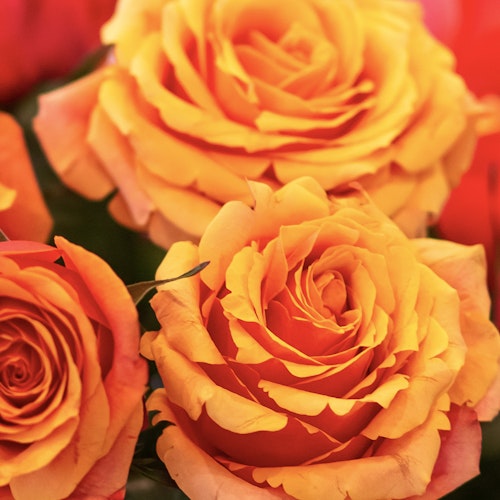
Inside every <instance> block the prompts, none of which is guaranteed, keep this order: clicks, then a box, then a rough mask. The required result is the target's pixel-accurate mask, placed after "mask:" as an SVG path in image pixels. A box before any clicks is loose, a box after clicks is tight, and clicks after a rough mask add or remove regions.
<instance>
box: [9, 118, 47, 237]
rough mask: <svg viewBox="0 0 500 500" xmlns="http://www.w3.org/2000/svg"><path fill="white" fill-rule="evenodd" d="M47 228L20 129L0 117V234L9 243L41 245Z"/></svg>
mask: <svg viewBox="0 0 500 500" xmlns="http://www.w3.org/2000/svg"><path fill="white" fill-rule="evenodd" d="M51 228H52V219H51V217H50V214H49V212H48V210H47V207H46V205H45V202H44V200H43V197H42V194H41V192H40V188H39V186H38V183H37V181H36V178H35V174H34V172H33V168H32V165H31V161H30V158H29V155H28V152H27V150H26V145H25V143H24V139H23V132H22V129H21V127H20V126H19V125H18V124H17V123H16V122H15V120H14V118H12V117H11V116H10V115H8V114H7V113H0V230H2V231H3V232H4V233H5V234H6V235H7V236H8V237H9V238H12V239H29V240H36V241H45V240H46V239H47V238H48V236H49V233H50V230H51Z"/></svg>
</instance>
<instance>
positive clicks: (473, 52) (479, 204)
mask: <svg viewBox="0 0 500 500" xmlns="http://www.w3.org/2000/svg"><path fill="white" fill-rule="evenodd" d="M423 3H424V5H425V8H426V14H427V18H428V23H429V25H431V26H432V28H433V29H434V31H435V33H436V34H437V35H438V36H440V38H442V39H443V41H444V42H446V43H447V44H448V45H449V46H450V47H451V48H452V49H453V51H454V53H455V54H456V57H457V70H458V72H459V73H460V74H461V75H463V77H464V78H465V81H466V82H467V84H468V85H469V86H470V87H471V89H472V90H473V91H474V92H475V93H477V94H478V95H479V96H488V97H489V99H492V98H491V94H496V100H497V102H498V101H499V99H498V96H500V77H499V74H498V71H496V68H497V67H498V65H499V64H500V55H499V52H498V49H497V45H498V39H499V37H500V4H499V3H498V2H496V1H495V0H477V1H475V2H469V1H465V0H448V1H447V4H448V9H447V10H448V11H449V14H448V16H443V15H442V13H441V12H436V11H435V9H436V5H437V4H436V3H435V2H434V4H432V3H431V2H430V1H429V0H428V1H424V2H423ZM438 9H439V7H438ZM498 116H500V111H499V112H498ZM499 141H500V134H498V133H497V134H495V135H492V136H489V137H486V138H482V139H481V140H480V141H479V143H478V147H477V150H476V153H475V157H474V162H473V163H472V166H471V169H470V171H468V172H467V173H466V174H465V175H464V177H463V178H462V180H461V183H460V185H459V186H458V187H457V189H456V190H455V191H453V192H452V194H451V197H450V199H449V201H448V203H447V204H446V206H445V208H444V211H443V214H442V216H441V218H440V220H439V224H438V228H439V231H440V233H441V234H442V235H443V237H445V238H447V239H451V240H453V241H458V242H460V243H466V244H471V243H482V244H483V245H484V246H485V248H486V254H487V256H488V263H489V266H488V269H489V271H490V272H489V279H490V288H491V290H492V292H495V288H496V287H499V286H500V284H498V283H500V282H498V283H497V284H496V285H495V268H497V270H496V272H497V273H498V263H495V255H497V254H498V252H499V249H500V247H499V246H498V245H500V242H499V241H498V240H499V238H500V193H499V191H498V187H497V188H496V189H495V185H494V178H495V177H498V175H499V173H498V172H499V169H500V148H499V147H498V143H499ZM495 171H496V173H495ZM495 248H496V249H495ZM496 279H497V280H498V279H499V278H498V277H497V278H496ZM498 293H500V291H496V294H497V295H498ZM499 300H500V299H499ZM497 309H498V310H497V312H496V314H495V317H496V319H497V321H500V301H499V303H498V306H497Z"/></svg>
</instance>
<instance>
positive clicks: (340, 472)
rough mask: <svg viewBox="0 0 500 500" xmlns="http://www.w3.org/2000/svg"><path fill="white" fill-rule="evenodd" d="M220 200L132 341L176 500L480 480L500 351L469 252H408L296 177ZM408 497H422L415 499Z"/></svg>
mask: <svg viewBox="0 0 500 500" xmlns="http://www.w3.org/2000/svg"><path fill="white" fill-rule="evenodd" d="M252 191H253V194H254V196H255V208H254V209H253V210H252V209H251V208H249V207H248V206H246V205H245V204H243V203H241V202H230V203H228V204H226V205H225V206H224V207H223V208H222V209H221V211H220V212H219V214H218V215H217V216H216V217H215V218H214V219H213V221H212V222H211V224H210V225H209V226H208V228H207V230H206V232H205V234H204V235H203V236H202V238H201V241H200V244H199V246H196V245H194V244H193V243H189V242H179V243H176V244H174V245H173V246H172V248H171V249H170V250H169V252H168V254H167V256H166V258H165V260H164V261H163V263H162V264H161V266H160V268H159V270H158V276H157V277H158V278H162V277H166V276H171V275H172V274H175V273H177V272H178V271H180V270H182V269H185V268H189V267H190V266H191V267H192V266H194V265H196V264H198V263H199V262H200V261H205V260H209V261H210V265H209V266H208V267H207V268H206V269H205V270H204V271H202V272H201V275H199V276H195V277H194V278H190V279H189V280H185V281H182V282H181V281H179V282H176V283H174V284H170V285H165V286H162V287H160V291H159V292H158V294H157V295H156V296H155V297H154V298H153V300H152V305H153V308H154V310H155V312H156V316H157V318H158V320H159V322H160V324H161V330H160V331H158V332H148V333H146V334H145V336H144V337H143V342H142V344H141V349H142V351H143V353H144V354H145V355H146V356H147V357H149V358H151V359H153V360H155V362H156V364H157V366H158V369H159V372H160V375H161V377H162V379H163V382H164V385H165V388H164V389H160V390H158V391H157V392H155V393H154V394H153V396H152V397H151V398H150V399H149V400H148V402H147V405H148V408H149V409H150V410H159V411H160V413H159V415H158V416H157V417H156V418H157V419H164V420H168V421H171V422H174V423H175V424H176V425H173V426H170V427H167V428H166V429H165V430H164V432H163V434H162V436H161V437H160V439H159V442H158V453H159V456H160V457H161V459H162V460H163V461H164V462H165V464H166V466H167V468H168V470H169V472H170V474H171V475H172V477H173V478H174V479H175V481H177V483H178V484H179V486H180V487H181V489H183V490H184V491H185V493H186V494H187V495H188V496H189V498H191V499H193V500H196V499H205V498H216V497H217V498H244V499H254V498H259V499H267V498H299V499H311V500H313V499H314V500H318V499H325V500H326V499H328V500H331V499H334V500H335V499H342V500H344V499H347V498H351V499H359V498H363V499H382V498H383V499H395V498H413V497H414V496H418V495H424V497H423V498H429V499H435V498H438V497H439V496H441V495H443V494H444V493H446V492H448V491H450V490H451V489H453V488H455V487H457V486H458V485H459V484H461V483H463V482H464V481H466V480H468V479H469V478H471V477H472V476H474V475H475V474H477V472H478V469H477V468H478V461H479V453H480V427H479V424H478V419H479V420H482V419H491V418H492V417H493V416H494V415H496V413H497V412H498V409H499V405H500V390H499V387H498V373H499V357H500V340H499V334H498V331H497V330H496V329H495V327H494V326H493V325H492V324H491V323H490V322H489V320H488V307H489V302H488V295H487V293H486V289H485V283H484V281H485V272H484V256H483V253H482V251H481V248H480V247H470V248H469V247H463V246H460V245H457V244H453V243H448V242H445V241H434V240H426V239H422V240H408V239H407V238H406V237H405V236H404V235H403V233H402V232H401V231H400V230H399V229H398V228H397V227H396V226H395V225H394V223H392V222H391V221H390V220H389V219H387V218H386V217H385V216H384V215H383V214H382V213H381V212H379V211H378V210H377V209H375V208H374V206H373V205H372V204H371V203H369V202H367V201H366V200H359V199H346V200H340V199H334V200H332V201H330V200H329V199H328V198H327V196H326V194H325V192H324V191H323V190H322V189H321V187H320V186H319V184H318V183H316V182H315V181H313V180H312V179H310V178H304V179H300V180H297V181H295V182H292V183H290V184H289V185H286V186H284V187H283V188H281V189H280V190H278V191H277V192H276V193H274V194H273V193H271V190H270V189H269V187H268V186H265V185H264V184H259V183H254V184H252ZM419 498H420V497H419Z"/></svg>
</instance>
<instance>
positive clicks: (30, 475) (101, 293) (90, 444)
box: [0, 238, 147, 500]
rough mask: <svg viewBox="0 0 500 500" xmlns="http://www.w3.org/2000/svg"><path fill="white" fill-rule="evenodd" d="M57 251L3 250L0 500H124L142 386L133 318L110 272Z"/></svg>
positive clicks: (7, 245) (5, 245)
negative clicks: (86, 499)
mask: <svg viewBox="0 0 500 500" xmlns="http://www.w3.org/2000/svg"><path fill="white" fill-rule="evenodd" d="M56 244H57V248H54V247H50V246H47V245H42V244H39V243H31V242H22V241H7V242H1V243H0V304H1V307H0V498H2V499H15V500H33V499H35V498H36V499H38V500H56V499H63V498H75V499H76V498H89V499H90V498H95V499H97V498H111V496H112V495H114V496H113V498H115V499H118V498H123V497H124V487H125V483H126V481H127V476H128V471H129V466H130V461H131V459H132V454H133V451H134V447H135V443H136V440H137V435H138V433H139V430H140V428H141V425H142V422H143V407H142V395H143V392H144V388H145V383H146V378H147V367H146V365H145V361H144V360H143V359H141V358H140V356H139V353H138V346H139V324H138V321H137V313H136V310H135V307H134V304H133V302H132V299H131V297H130V296H129V294H128V292H127V289H126V288H125V286H124V285H123V283H122V282H121V281H120V280H119V279H118V278H117V277H116V276H115V275H114V273H113V272H112V271H111V269H110V268H109V267H108V266H107V264H105V263H104V262H103V261H102V260H101V259H99V258H98V257H97V256H95V255H94V254H91V253H89V252H87V251H85V250H84V249H83V248H81V247H78V246H76V245H73V244H71V243H69V242H68V241H66V240H64V239H62V238H57V240H56ZM60 258H62V259H63V260H64V266H63V265H61V264H59V263H56V261H57V260H58V259H60Z"/></svg>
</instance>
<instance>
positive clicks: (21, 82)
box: [0, 0, 116, 102]
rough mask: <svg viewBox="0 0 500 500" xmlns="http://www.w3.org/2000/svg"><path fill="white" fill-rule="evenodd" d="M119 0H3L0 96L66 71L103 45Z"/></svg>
mask: <svg viewBox="0 0 500 500" xmlns="http://www.w3.org/2000/svg"><path fill="white" fill-rule="evenodd" d="M115 3H116V0H78V1H73V2H68V1H66V0H30V1H28V2H26V1H20V0H4V1H3V2H2V16H1V18H0V54H1V57H0V102H8V101H10V100H13V99H15V98H17V97H20V96H21V95H22V94H23V93H25V92H26V91H28V90H29V89H30V88H31V87H32V86H33V85H34V84H36V83H37V82H39V81H41V80H45V79H49V78H55V77H60V76H64V75H66V74H67V73H68V72H69V71H71V70H72V69H74V68H75V67H76V66H77V65H78V64H79V63H80V62H81V61H82V59H83V58H84V56H86V55H88V54H89V53H90V52H91V51H93V50H95V49H97V48H98V47H99V44H100V42H99V28H100V27H101V25H102V24H103V23H104V21H106V20H107V19H108V18H109V17H110V16H111V14H112V12H113V8H114V6H115Z"/></svg>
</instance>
